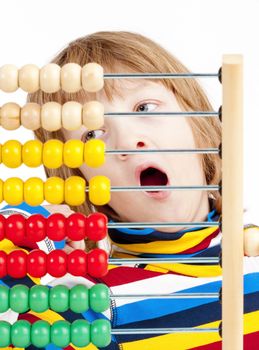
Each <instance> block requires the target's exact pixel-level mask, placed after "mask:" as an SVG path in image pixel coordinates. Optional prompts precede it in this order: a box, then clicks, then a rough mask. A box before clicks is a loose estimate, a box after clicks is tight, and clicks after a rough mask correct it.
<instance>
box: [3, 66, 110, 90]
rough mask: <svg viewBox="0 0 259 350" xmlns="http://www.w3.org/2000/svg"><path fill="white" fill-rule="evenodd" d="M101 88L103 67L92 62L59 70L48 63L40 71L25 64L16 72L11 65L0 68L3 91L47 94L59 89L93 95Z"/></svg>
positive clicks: (59, 68) (63, 67)
mask: <svg viewBox="0 0 259 350" xmlns="http://www.w3.org/2000/svg"><path fill="white" fill-rule="evenodd" d="M103 85H104V80H103V68H102V66H100V65H99V64H97V63H94V62H93V63H87V64H85V65H84V66H83V67H81V66H80V65H79V64H77V63H66V64H65V65H63V66H62V67H60V66H59V65H57V64H55V63H50V64H47V65H45V66H44V67H42V68H41V69H39V68H38V67H37V66H36V65H34V64H26V65H25V66H23V67H21V68H20V69H18V68H17V67H16V66H15V65H13V64H6V65H4V66H2V67H0V89H1V90H3V91H4V92H14V91H16V90H17V89H18V88H19V87H20V88H21V89H22V90H24V91H26V92H29V93H32V92H36V91H37V90H39V89H41V90H42V91H44V92H47V93H53V92H57V91H59V90H60V89H62V90H64V91H66V92H69V93H74V92H77V91H79V90H81V89H84V90H86V91H89V92H97V91H99V90H101V89H102V88H103Z"/></svg>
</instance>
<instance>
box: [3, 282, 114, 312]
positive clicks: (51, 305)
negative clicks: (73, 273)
mask: <svg viewBox="0 0 259 350" xmlns="http://www.w3.org/2000/svg"><path fill="white" fill-rule="evenodd" d="M0 300H1V303H0V313H3V312H6V311H7V310H8V309H9V308H10V309H11V310H13V311H15V312H17V313H18V314H22V313H25V312H27V311H28V310H32V311H34V312H38V313H41V312H45V311H47V310H49V309H51V310H53V311H55V312H65V311H67V310H68V309H70V310H71V311H73V312H75V313H83V312H86V311H88V310H89V308H90V309H91V310H93V311H94V312H104V311H105V310H107V309H109V307H110V294H109V288H108V287H107V286H106V285H105V284H101V283H99V284H95V285H94V286H93V287H91V288H90V289H88V288H87V287H86V286H85V285H83V284H78V285H76V286H74V287H72V288H71V289H69V288H68V287H66V286H64V285H57V286H55V287H53V288H48V287H47V286H42V285H35V286H33V287H31V288H29V287H27V286H26V285H24V284H17V285H15V286H13V287H11V288H8V287H7V286H4V285H0Z"/></svg>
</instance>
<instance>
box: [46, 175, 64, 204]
mask: <svg viewBox="0 0 259 350" xmlns="http://www.w3.org/2000/svg"><path fill="white" fill-rule="evenodd" d="M44 197H45V200H46V201H47V202H49V203H51V204H61V203H63V202H64V180H63V179H61V178H60V177H57V176H53V177H49V178H48V179H47V180H46V182H45V184H44Z"/></svg>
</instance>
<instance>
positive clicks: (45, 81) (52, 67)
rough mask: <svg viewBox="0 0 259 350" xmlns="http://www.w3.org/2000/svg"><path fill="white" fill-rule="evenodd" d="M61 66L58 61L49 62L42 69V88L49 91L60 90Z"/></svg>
mask: <svg viewBox="0 0 259 350" xmlns="http://www.w3.org/2000/svg"><path fill="white" fill-rule="evenodd" d="M60 71H61V69H60V66H59V65H57V64H56V63H49V64H47V65H46V66H44V67H42V68H41V70H40V88H41V90H42V91H44V92H47V93H50V94H51V93H53V92H57V91H58V90H60V87H61V86H60Z"/></svg>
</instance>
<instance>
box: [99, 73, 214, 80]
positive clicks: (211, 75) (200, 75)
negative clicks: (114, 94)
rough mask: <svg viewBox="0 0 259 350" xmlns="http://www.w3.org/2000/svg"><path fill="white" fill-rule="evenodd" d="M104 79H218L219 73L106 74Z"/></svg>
mask: <svg viewBox="0 0 259 350" xmlns="http://www.w3.org/2000/svg"><path fill="white" fill-rule="evenodd" d="M103 77H104V79H122V78H133V79H134V78H145V79H147V78H151V79H167V78H175V79H177V78H218V77H219V74H218V73H105V74H104V75H103Z"/></svg>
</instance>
